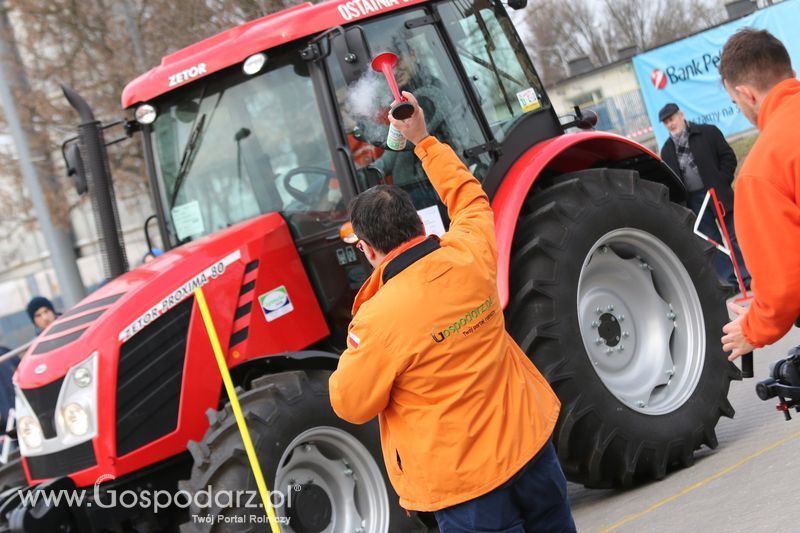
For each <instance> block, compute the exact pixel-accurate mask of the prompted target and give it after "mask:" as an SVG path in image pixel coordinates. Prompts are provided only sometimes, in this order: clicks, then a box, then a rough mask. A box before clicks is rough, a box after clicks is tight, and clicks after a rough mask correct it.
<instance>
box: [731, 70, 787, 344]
mask: <svg viewBox="0 0 800 533" xmlns="http://www.w3.org/2000/svg"><path fill="white" fill-rule="evenodd" d="M798 120H800V81H798V80H796V79H788V80H784V81H782V82H781V83H779V84H778V85H776V86H775V87H773V88H772V90H770V92H769V93H768V94H767V97H766V98H765V99H764V101H763V102H762V104H761V108H760V109H759V111H758V129H759V130H760V131H761V135H760V136H759V138H758V140H757V141H756V143H755V145H753V148H752V149H751V150H750V154H749V155H748V156H747V160H746V161H745V162H744V165H742V170H741V172H740V173H739V177H738V178H737V180H736V196H735V200H734V202H735V203H734V219H735V224H736V234H737V236H738V238H739V245H740V246H741V248H742V252H743V253H744V257H745V260H746V262H747V268H748V269H749V270H750V274H751V276H752V279H753V285H752V288H753V295H754V300H753V303H752V304H751V305H750V310H749V311H748V313H747V315H745V318H744V321H743V323H742V329H743V332H744V336H745V337H746V338H747V340H748V341H749V342H750V344H752V345H753V346H755V347H757V348H758V347H761V346H764V345H766V344H772V343H773V342H775V341H777V340H778V339H780V338H781V337H783V335H785V334H786V332H787V331H789V329H790V328H791V327H792V322H794V320H795V319H796V318H797V317H798V315H800V144H798V141H800V138H798V133H797V121H798Z"/></svg>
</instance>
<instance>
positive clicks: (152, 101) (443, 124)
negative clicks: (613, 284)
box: [126, 0, 563, 333]
mask: <svg viewBox="0 0 800 533" xmlns="http://www.w3.org/2000/svg"><path fill="white" fill-rule="evenodd" d="M347 5H349V4H344V5H343V6H339V7H340V8H339V9H338V10H337V12H336V14H335V15H338V16H339V17H340V18H342V19H343V20H340V23H346V22H348V21H350V19H355V18H357V17H356V15H355V14H354V13H353V11H352V9H350V8H347V7H345V6H347ZM389 6H390V7H392V5H391V4H389ZM351 7H352V6H351ZM310 9H314V8H310ZM386 11H387V13H385V14H381V15H379V16H373V17H370V18H364V19H363V20H358V21H357V22H355V23H354V24H351V25H350V26H347V27H342V26H334V27H333V28H331V29H328V30H327V31H324V32H322V33H318V34H317V35H311V36H309V37H307V38H303V39H300V40H296V41H293V42H287V43H283V44H280V45H278V46H275V47H273V48H269V49H266V50H261V49H258V50H257V51H256V49H255V48H254V49H252V50H253V53H251V54H249V55H248V56H247V57H246V58H245V59H244V60H243V61H241V62H236V63H235V64H233V65H230V66H228V67H227V68H221V69H219V70H218V71H216V72H213V73H210V74H207V75H203V73H204V72H205V71H206V70H207V68H208V67H207V66H206V64H205V63H198V64H201V65H202V66H201V67H192V68H189V69H184V70H182V71H180V72H179V74H177V75H175V74H173V75H172V76H171V77H170V79H169V83H171V84H176V85H178V87H175V88H173V89H171V90H169V91H166V92H163V91H162V93H161V94H157V95H153V97H151V98H147V99H146V101H144V102H142V101H141V100H139V101H136V102H135V106H133V107H134V108H135V110H136V118H137V120H138V121H139V122H140V123H141V127H142V131H143V134H144V137H145V146H146V153H147V155H148V158H149V159H150V160H151V164H150V165H149V168H150V169H151V173H152V175H151V180H152V185H153V189H154V190H155V191H157V198H158V199H159V202H158V204H159V205H158V208H159V211H160V213H159V214H160V217H159V218H160V220H161V231H162V239H163V241H164V242H165V243H168V246H167V247H175V246H178V245H181V244H183V243H186V242H188V241H190V240H193V239H197V238H199V237H202V236H205V235H209V234H212V233H215V232H217V231H219V230H222V229H224V228H227V227H229V226H231V225H233V224H236V223H239V222H242V221H244V220H247V219H250V218H253V217H257V216H259V215H263V214H266V213H271V212H279V213H281V214H282V215H283V217H284V218H285V220H286V222H287V224H288V226H289V228H290V231H291V233H292V235H293V237H294V239H295V241H296V243H297V246H298V250H299V252H300V254H301V257H302V259H303V262H304V264H305V266H306V269H307V271H308V274H309V277H310V279H311V280H312V284H313V285H314V288H315V290H316V292H317V294H318V296H319V301H320V303H321V305H322V306H323V309H322V311H323V313H324V314H325V315H326V316H327V317H329V322H332V323H330V324H329V325H330V326H331V329H332V331H333V332H335V333H342V332H344V330H345V328H346V326H347V323H348V321H349V306H350V304H351V302H352V299H353V297H354V296H355V292H356V291H357V290H358V288H359V286H360V285H361V283H362V282H363V281H364V279H365V278H366V276H367V275H368V273H369V267H368V265H367V264H366V262H365V261H363V260H362V259H361V258H360V257H359V254H357V253H356V250H355V248H354V247H353V246H352V245H348V244H345V243H342V242H341V241H340V240H339V239H338V235H339V229H340V227H341V226H342V224H343V223H345V222H346V221H347V219H348V214H347V206H348V203H349V201H350V200H351V199H352V197H353V196H354V195H355V194H357V193H358V192H361V191H363V190H365V189H366V188H368V187H370V186H372V185H375V184H378V183H389V184H394V185H397V186H399V187H402V188H403V189H405V190H406V191H407V192H408V193H409V194H410V195H411V198H412V200H413V201H414V204H415V205H416V207H417V208H418V209H419V210H421V211H422V210H424V211H422V213H423V215H424V216H423V220H425V222H426V227H427V228H428V230H429V231H439V232H441V231H443V229H444V228H445V227H446V226H447V213H446V210H445V209H444V207H443V206H442V205H441V203H440V201H439V199H438V197H437V194H436V192H435V191H434V190H433V187H432V186H431V185H430V183H429V182H428V180H427V178H426V177H425V174H424V172H423V170H422V167H421V164H420V162H419V160H418V159H417V158H416V156H415V155H414V153H413V146H411V145H410V144H409V145H408V146H407V147H406V148H405V149H404V150H402V151H392V150H389V149H388V148H387V147H386V144H385V141H386V135H387V131H388V120H387V118H386V117H387V114H388V108H389V105H390V104H391V101H392V96H391V92H390V91H389V87H388V85H387V83H386V80H385V79H384V78H383V76H382V75H381V74H380V73H377V72H375V71H374V70H372V69H371V68H370V61H371V59H372V56H374V55H377V54H378V53H382V52H387V51H388V52H392V53H394V54H396V55H397V57H398V62H397V66H396V67H395V77H396V79H397V83H398V85H399V87H400V89H401V90H405V91H410V92H412V93H414V94H415V96H416V97H417V99H418V100H419V102H420V105H421V107H422V109H423V111H424V112H425V117H426V121H427V124H428V127H429V131H430V133H431V134H432V135H435V136H436V137H438V138H439V140H441V141H443V142H446V143H448V144H450V145H451V146H452V147H453V148H454V149H455V150H456V152H457V153H459V154H460V155H461V157H462V159H463V160H464V161H465V162H466V163H467V165H468V166H469V168H470V169H471V170H472V172H473V173H474V174H475V175H476V176H477V177H478V178H479V179H481V180H483V181H485V182H486V185H487V190H491V189H493V188H496V187H497V185H498V184H499V183H500V181H501V180H502V174H503V173H504V171H505V170H506V169H507V165H502V164H501V165H499V167H504V166H505V167H506V168H497V169H496V172H493V169H495V168H496V167H498V165H497V163H498V160H499V159H501V158H503V155H504V154H505V157H506V158H509V160H513V159H516V157H517V156H518V155H519V154H518V152H520V151H521V150H523V148H527V147H530V146H531V145H532V144H533V143H535V142H536V141H537V140H543V139H546V138H549V137H552V136H555V135H558V134H560V133H562V132H563V130H562V129H561V127H560V125H559V123H558V119H557V117H556V116H555V114H554V112H553V110H552V108H551V107H550V105H549V102H548V100H547V96H546V94H545V92H544V89H543V87H542V84H541V82H540V80H539V78H538V77H537V75H536V73H535V71H534V68H533V65H532V64H531V61H530V59H529V58H528V56H527V54H526V53H525V51H524V48H523V46H522V43H521V41H520V40H519V37H518V35H517V33H516V31H515V30H514V27H513V25H512V23H511V20H510V19H509V17H508V15H507V13H506V12H505V10H504V8H503V7H502V6H501V4H500V3H499V2H491V1H489V0H475V1H473V2H461V1H445V2H440V3H420V4H419V5H418V6H416V7H414V8H411V9H404V10H402V11H394V10H393V9H387V10H386ZM168 59H169V58H166V59H165V62H166V61H167V60H168ZM186 59H187V58H183V60H184V63H186ZM160 68H162V69H163V68H164V66H163V65H162V67H160ZM173 71H174V69H173ZM193 74H195V75H197V79H193V78H192V75H193ZM187 80H188V82H187ZM137 83H138V84H139V85H142V84H143V83H144V82H141V81H139V80H137V81H135V82H133V84H132V85H133V86H134V89H131V87H129V88H128V90H126V93H127V94H131V92H133V91H135V88H136V86H137ZM129 103H130V102H129ZM334 317H338V318H334Z"/></svg>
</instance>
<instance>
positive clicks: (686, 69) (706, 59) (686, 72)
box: [650, 53, 720, 90]
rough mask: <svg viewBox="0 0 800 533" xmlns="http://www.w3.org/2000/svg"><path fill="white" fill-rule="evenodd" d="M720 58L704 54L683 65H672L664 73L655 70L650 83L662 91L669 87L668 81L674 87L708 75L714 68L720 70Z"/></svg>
mask: <svg viewBox="0 0 800 533" xmlns="http://www.w3.org/2000/svg"><path fill="white" fill-rule="evenodd" d="M719 56H720V54H719V53H717V54H703V55H702V56H700V57H699V58H693V59H692V60H691V61H689V63H686V64H683V65H670V66H668V67H667V68H666V69H664V70H663V71H662V70H661V69H653V72H651V73H650V81H651V82H652V84H653V87H655V88H656V89H659V90H661V89H663V88H664V87H666V86H667V80H669V83H671V84H673V85H674V84H676V83H680V82H682V81H688V80H691V79H692V78H696V77H698V76H702V75H703V74H707V73H708V72H711V69H712V68H714V69H716V70H719Z"/></svg>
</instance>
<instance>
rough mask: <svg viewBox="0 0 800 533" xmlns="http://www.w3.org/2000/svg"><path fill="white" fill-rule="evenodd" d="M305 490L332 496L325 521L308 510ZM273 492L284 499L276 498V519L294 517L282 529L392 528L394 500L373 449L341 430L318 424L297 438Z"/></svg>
mask: <svg viewBox="0 0 800 533" xmlns="http://www.w3.org/2000/svg"><path fill="white" fill-rule="evenodd" d="M304 487H306V488H308V487H313V490H314V491H315V493H316V494H317V495H319V494H321V493H323V492H324V494H325V495H326V496H327V498H328V501H329V503H330V507H329V508H328V507H327V505H326V506H325V511H326V516H325V517H324V518H322V519H320V516H319V514H317V515H316V516H311V515H312V514H313V513H319V509H311V508H308V509H306V508H303V507H302V505H303V503H302V497H301V496H300V493H301V491H302V490H303V488H304ZM273 490H274V491H276V492H277V493H278V494H280V495H282V496H284V498H283V500H282V502H281V501H280V500H281V496H277V497H275V498H273V504H275V512H276V515H278V516H283V517H290V518H291V520H290V522H289V524H288V525H282V526H281V530H282V531H291V532H296V533H306V532H308V533H312V532H314V533H316V532H325V533H328V532H339V531H343V532H353V533H373V532H375V533H383V532H386V531H388V530H389V496H388V493H387V491H386V485H385V483H384V480H383V475H382V474H381V469H380V467H379V466H378V464H377V463H376V462H375V459H374V458H373V457H372V454H371V453H370V452H369V450H367V448H366V447H365V446H364V445H363V444H361V442H359V441H358V440H357V439H356V438H355V437H353V436H352V435H351V434H349V433H347V432H346V431H343V430H341V429H338V428H334V427H329V426H318V427H314V428H311V429H308V430H306V431H304V432H303V433H301V434H300V435H298V436H297V437H295V438H294V439H293V440H292V442H291V443H290V444H289V446H287V447H286V450H285V451H284V453H283V456H282V457H281V460H280V464H279V466H278V470H277V473H276V476H275V487H274V489H273ZM317 499H318V498H317ZM279 503H283V505H278V504H279ZM328 517H329V518H328ZM321 522H326V523H321Z"/></svg>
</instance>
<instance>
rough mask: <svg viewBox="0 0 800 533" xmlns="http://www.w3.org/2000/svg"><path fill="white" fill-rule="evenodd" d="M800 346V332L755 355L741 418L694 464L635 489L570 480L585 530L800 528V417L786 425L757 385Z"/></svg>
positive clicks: (738, 393)
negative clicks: (799, 504)
mask: <svg viewBox="0 0 800 533" xmlns="http://www.w3.org/2000/svg"><path fill="white" fill-rule="evenodd" d="M798 344H800V330H798V329H796V328H795V329H793V330H792V331H791V332H790V333H789V335H787V336H786V337H785V338H784V339H783V340H782V341H781V342H779V343H778V344H776V345H774V346H772V347H770V348H767V349H764V350H758V351H756V353H755V373H756V377H755V378H753V379H748V380H744V381H739V382H733V383H732V384H731V391H730V394H729V398H730V399H731V403H732V404H733V406H734V408H735V409H736V416H735V418H734V419H732V420H731V419H727V418H723V419H721V420H720V423H719V425H718V426H717V437H718V439H719V447H718V448H717V449H716V450H708V449H705V448H704V449H702V450H700V451H698V452H696V453H695V457H696V461H695V464H694V466H693V467H691V468H688V469H684V470H679V471H677V472H673V473H671V474H670V475H668V476H667V478H666V479H664V480H662V481H659V482H654V483H650V484H648V485H645V486H642V487H639V488H636V489H633V490H628V491H614V490H588V489H585V488H583V487H582V486H579V485H570V488H569V493H570V498H571V501H572V510H573V514H574V516H575V521H576V525H577V526H578V531H581V532H583V531H615V532H637V533H638V532H645V531H659V532H660V531H678V532H689V531H692V532H693V531H702V532H703V533H711V532H717V531H724V532H726V533H728V532H735V531H746V532H749V533H750V532H757V531H797V530H798V529H800V526H798V525H796V520H795V519H794V518H793V517H794V515H795V513H796V501H797V495H796V492H795V490H796V488H797V486H798V480H799V479H800V414H798V413H795V415H796V416H795V417H794V418H793V419H792V420H791V421H789V422H786V421H784V419H783V416H782V415H781V414H780V413H778V412H776V411H775V404H776V403H777V401H774V400H769V401H766V402H762V401H761V400H760V399H759V398H758V397H757V396H756V394H755V383H756V382H757V381H758V380H761V379H764V378H765V377H767V375H768V372H769V364H770V363H771V362H773V361H775V360H777V359H779V358H782V357H784V356H785V354H786V352H787V351H788V350H789V349H790V348H791V347H793V346H796V345H798Z"/></svg>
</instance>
